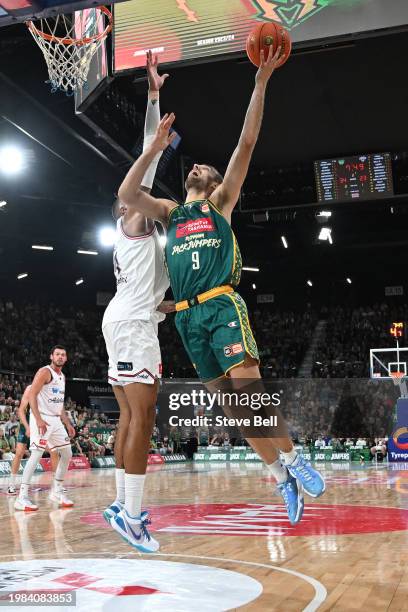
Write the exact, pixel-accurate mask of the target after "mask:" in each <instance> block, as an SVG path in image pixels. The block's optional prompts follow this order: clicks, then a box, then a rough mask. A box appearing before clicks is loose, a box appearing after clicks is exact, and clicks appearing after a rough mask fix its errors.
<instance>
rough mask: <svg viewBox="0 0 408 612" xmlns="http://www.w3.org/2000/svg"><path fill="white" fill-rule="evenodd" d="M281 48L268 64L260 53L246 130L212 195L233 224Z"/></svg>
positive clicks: (244, 127) (268, 59) (243, 129)
mask: <svg viewBox="0 0 408 612" xmlns="http://www.w3.org/2000/svg"><path fill="white" fill-rule="evenodd" d="M280 53H281V47H279V48H278V49H277V51H276V53H275V54H274V55H273V51H272V46H271V47H270V48H269V54H268V58H267V59H266V60H265V58H264V53H263V51H261V63H260V66H259V69H258V71H257V73H256V77H255V87H254V90H253V92H252V96H251V100H250V102H249V106H248V110H247V113H246V116H245V121H244V126H243V128H242V132H241V136H240V138H239V141H238V145H237V147H236V149H235V151H234V153H233V154H232V157H231V159H230V162H229V164H228V167H227V170H226V172H225V176H224V180H223V182H222V183H221V185H219V187H217V188H216V189H215V191H214V192H213V194H212V195H211V200H212V201H213V202H214V203H215V204H216V205H217V206H218V207H219V208H221V209H222V211H223V213H224V216H225V217H226V218H227V219H228V220H229V221H230V219H231V213H232V211H233V209H234V207H235V205H236V203H237V202H238V198H239V194H240V191H241V187H242V185H243V183H244V181H245V178H246V175H247V172H248V167H249V163H250V161H251V157H252V153H253V151H254V148H255V145H256V142H257V140H258V136H259V132H260V129H261V125H262V117H263V110H264V102H265V93H266V87H267V84H268V81H269V79H270V78H271V76H272V74H273V72H274V70H275V68H276V66H277V64H278V60H279V57H280Z"/></svg>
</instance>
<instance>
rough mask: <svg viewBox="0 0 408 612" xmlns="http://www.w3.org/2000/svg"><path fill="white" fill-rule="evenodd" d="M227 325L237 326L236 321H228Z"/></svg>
mask: <svg viewBox="0 0 408 612" xmlns="http://www.w3.org/2000/svg"><path fill="white" fill-rule="evenodd" d="M228 327H238V321H230V322H229V323H228Z"/></svg>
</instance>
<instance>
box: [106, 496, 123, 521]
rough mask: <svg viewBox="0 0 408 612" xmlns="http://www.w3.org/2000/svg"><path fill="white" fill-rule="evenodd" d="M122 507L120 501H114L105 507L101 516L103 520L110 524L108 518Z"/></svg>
mask: <svg viewBox="0 0 408 612" xmlns="http://www.w3.org/2000/svg"><path fill="white" fill-rule="evenodd" d="M122 508H123V504H122V503H121V502H120V501H116V500H115V501H114V502H113V503H112V504H111V505H110V506H108V507H107V508H105V510H104V511H103V512H102V516H103V518H104V519H105V521H106V522H107V523H108V525H110V520H111V518H112V517H114V516H115V515H116V514H117V513H118V512H120V511H121V510H122Z"/></svg>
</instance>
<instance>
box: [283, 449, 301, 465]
mask: <svg viewBox="0 0 408 612" xmlns="http://www.w3.org/2000/svg"><path fill="white" fill-rule="evenodd" d="M281 455H282V457H283V460H284V462H285V465H290V464H291V463H294V462H295V461H296V457H297V456H298V454H297V452H296V451H295V449H294V448H292V450H291V451H289V452H288V453H284V452H282V451H281Z"/></svg>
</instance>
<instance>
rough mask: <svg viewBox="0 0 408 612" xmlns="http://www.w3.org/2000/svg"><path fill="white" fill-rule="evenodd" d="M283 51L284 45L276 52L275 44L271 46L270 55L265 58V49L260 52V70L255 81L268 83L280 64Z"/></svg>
mask: <svg viewBox="0 0 408 612" xmlns="http://www.w3.org/2000/svg"><path fill="white" fill-rule="evenodd" d="M281 51H282V45H280V46H279V47H278V48H277V49H276V53H273V46H272V45H271V46H270V47H269V52H268V57H267V58H266V59H265V54H264V51H263V49H262V50H261V53H260V58H261V63H260V64H259V68H258V71H257V73H256V76H255V82H256V83H261V84H263V85H266V84H267V83H268V81H269V79H270V78H271V76H272V74H273V73H274V71H275V69H276V67H277V66H278V62H279V58H280V54H281Z"/></svg>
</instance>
